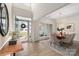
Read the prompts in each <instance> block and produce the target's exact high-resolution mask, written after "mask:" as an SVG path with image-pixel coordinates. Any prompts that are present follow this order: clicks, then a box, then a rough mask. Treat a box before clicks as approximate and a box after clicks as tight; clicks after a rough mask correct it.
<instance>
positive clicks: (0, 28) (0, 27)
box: [0, 3, 9, 36]
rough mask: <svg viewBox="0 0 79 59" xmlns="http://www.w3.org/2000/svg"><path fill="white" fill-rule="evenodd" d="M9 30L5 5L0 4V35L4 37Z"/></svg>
mask: <svg viewBox="0 0 79 59" xmlns="http://www.w3.org/2000/svg"><path fill="white" fill-rule="evenodd" d="M8 28H9V15H8V9H7V6H6V4H5V3H0V33H1V35H2V36H5V35H6V34H7V33H8Z"/></svg>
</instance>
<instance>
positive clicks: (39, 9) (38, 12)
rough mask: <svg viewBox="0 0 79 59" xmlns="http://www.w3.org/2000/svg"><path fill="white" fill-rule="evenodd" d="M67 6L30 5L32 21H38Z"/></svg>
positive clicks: (49, 4) (53, 4) (62, 4)
mask: <svg viewBox="0 0 79 59" xmlns="http://www.w3.org/2000/svg"><path fill="white" fill-rule="evenodd" d="M65 5H67V4H66V3H32V4H31V7H32V12H33V19H34V20H38V19H40V18H42V17H44V16H46V15H48V14H50V13H51V12H54V11H56V10H57V9H59V8H61V7H63V6H65Z"/></svg>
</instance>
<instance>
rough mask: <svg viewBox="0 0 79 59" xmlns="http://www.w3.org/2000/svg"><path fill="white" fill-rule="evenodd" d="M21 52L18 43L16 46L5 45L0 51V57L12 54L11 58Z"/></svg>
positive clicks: (20, 45) (20, 46)
mask: <svg viewBox="0 0 79 59" xmlns="http://www.w3.org/2000/svg"><path fill="white" fill-rule="evenodd" d="M22 50H23V48H22V44H21V43H19V42H18V43H17V44H16V45H7V46H5V47H3V49H2V50H0V56H5V55H8V54H12V55H13V56H15V53H17V52H19V51H22Z"/></svg>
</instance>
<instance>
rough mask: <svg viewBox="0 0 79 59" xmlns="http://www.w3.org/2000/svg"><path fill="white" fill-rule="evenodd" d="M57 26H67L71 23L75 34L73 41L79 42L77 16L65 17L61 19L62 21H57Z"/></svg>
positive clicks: (78, 15)
mask: <svg viewBox="0 0 79 59" xmlns="http://www.w3.org/2000/svg"><path fill="white" fill-rule="evenodd" d="M56 21H57V25H59V24H65V25H66V24H69V23H72V24H74V28H73V30H74V32H75V34H76V35H75V39H74V40H76V41H79V28H78V27H79V14H75V15H73V16H69V17H66V18H62V19H57V20H56Z"/></svg>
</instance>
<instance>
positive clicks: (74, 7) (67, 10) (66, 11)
mask: <svg viewBox="0 0 79 59" xmlns="http://www.w3.org/2000/svg"><path fill="white" fill-rule="evenodd" d="M76 14H79V4H78V3H72V4H69V5H67V6H65V7H63V8H60V9H59V10H56V11H55V12H52V13H50V14H48V15H47V16H46V17H48V18H51V19H60V18H64V17H70V16H73V15H76Z"/></svg>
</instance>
